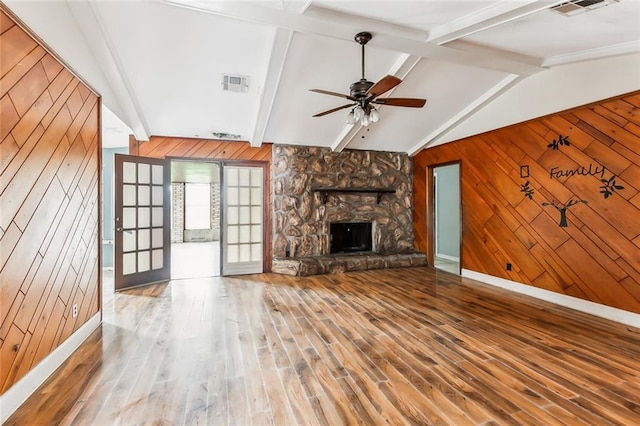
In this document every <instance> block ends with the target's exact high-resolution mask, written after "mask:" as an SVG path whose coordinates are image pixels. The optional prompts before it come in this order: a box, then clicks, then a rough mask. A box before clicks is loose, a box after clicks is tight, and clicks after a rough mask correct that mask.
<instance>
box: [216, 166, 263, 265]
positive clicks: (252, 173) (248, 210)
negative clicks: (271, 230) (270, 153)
mask: <svg viewBox="0 0 640 426" xmlns="http://www.w3.org/2000/svg"><path fill="white" fill-rule="evenodd" d="M222 188H223V192H222V193H223V197H222V200H223V210H222V229H223V232H222V274H223V275H240V274H254V273H261V272H262V271H263V252H264V247H263V246H264V241H263V229H264V206H263V195H264V194H263V192H264V170H263V168H262V167H253V166H234V165H226V164H225V165H224V166H223V179H222Z"/></svg>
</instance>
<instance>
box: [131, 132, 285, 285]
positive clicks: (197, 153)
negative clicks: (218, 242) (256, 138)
mask: <svg viewBox="0 0 640 426" xmlns="http://www.w3.org/2000/svg"><path fill="white" fill-rule="evenodd" d="M129 152H130V153H131V154H132V155H139V156H142V157H153V158H191V159H193V160H194V161H198V160H216V161H221V162H223V161H229V162H242V161H256V162H260V163H264V164H266V165H267V169H266V170H265V178H266V183H265V188H264V194H265V201H264V208H265V211H266V220H265V226H264V231H263V232H264V245H265V263H264V271H265V272H269V271H271V258H272V254H271V253H272V240H273V237H272V231H271V229H272V224H271V223H272V212H273V205H272V201H271V144H262V146H260V147H259V148H256V147H251V145H250V144H249V143H248V142H239V141H218V140H211V139H196V138H174V137H161V136H152V137H151V138H149V141H136V140H135V139H134V138H133V137H130V139H129Z"/></svg>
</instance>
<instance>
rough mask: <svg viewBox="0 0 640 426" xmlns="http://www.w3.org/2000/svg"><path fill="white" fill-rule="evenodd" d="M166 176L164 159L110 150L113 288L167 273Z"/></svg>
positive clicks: (148, 281) (157, 279)
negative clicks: (112, 170) (112, 160)
mask: <svg viewBox="0 0 640 426" xmlns="http://www.w3.org/2000/svg"><path fill="white" fill-rule="evenodd" d="M170 176H171V175H170V170H169V165H168V163H167V162H165V160H162V159H156V158H146V157H137V156H133V155H123V154H116V155H115V191H114V193H115V203H114V204H115V212H114V220H115V231H116V232H115V251H114V257H115V271H114V284H115V289H116V290H123V289H126V288H130V287H137V286H140V285H145V284H151V283H154V282H160V281H167V280H169V278H170V277H171V243H170V231H171V227H170V217H171V216H170V215H171V211H170V202H169V180H170Z"/></svg>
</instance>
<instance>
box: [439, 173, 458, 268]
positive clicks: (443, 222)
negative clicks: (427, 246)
mask: <svg viewBox="0 0 640 426" xmlns="http://www.w3.org/2000/svg"><path fill="white" fill-rule="evenodd" d="M433 192H434V194H433V200H434V215H433V217H434V227H433V229H434V232H433V236H434V248H435V250H434V259H433V265H434V266H435V267H436V268H438V269H442V270H445V271H447V272H451V273H454V274H458V275H459V274H460V223H461V220H460V219H461V217H460V164H459V163H456V164H448V165H444V166H438V167H434V169H433Z"/></svg>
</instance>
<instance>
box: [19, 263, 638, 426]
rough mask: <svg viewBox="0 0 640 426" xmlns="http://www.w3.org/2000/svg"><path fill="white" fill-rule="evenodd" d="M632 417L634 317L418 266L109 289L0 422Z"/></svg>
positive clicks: (622, 421) (578, 420)
mask: <svg viewBox="0 0 640 426" xmlns="http://www.w3.org/2000/svg"><path fill="white" fill-rule="evenodd" d="M638 423H640V329H635V328H631V327H626V326H623V325H620V324H616V323H612V322H609V321H606V320H602V319H598V318H595V317H591V316H588V315H585V314H581V313H578V312H575V311H571V310H568V309H564V308H560V307H556V306H555V305H551V304H548V303H544V302H540V301H537V300H535V299H531V298H528V297H526V296H521V295H517V294H513V293H510V292H508V291H506V290H501V289H495V288H492V287H488V286H485V285H483V284H480V283H477V282H474V281H472V280H467V279H464V278H460V277H458V276H455V275H452V274H448V273H446V272H441V271H437V270H434V269H431V268H422V267H420V268H405V269H392V270H384V271H368V272H355V273H347V274H341V275H323V276H315V277H308V278H297V277H289V276H282V275H275V274H262V275H251V276H244V277H237V278H206V279H193V280H180V281H174V282H171V283H168V284H162V285H155V286H151V287H147V288H144V289H136V290H130V291H128V292H126V293H120V294H117V295H116V296H115V297H114V299H113V301H112V303H111V304H110V306H109V307H108V309H106V310H105V313H104V324H103V325H102V327H101V328H100V329H99V330H97V331H96V332H95V333H93V334H92V335H91V336H90V338H89V339H88V340H87V341H86V342H85V343H84V344H83V345H82V346H81V347H80V348H79V349H78V351H77V352H76V353H75V354H74V355H73V356H72V357H71V358H70V359H69V360H68V361H67V362H66V363H65V364H64V365H63V366H62V367H61V368H60V369H59V371H57V372H56V373H55V374H54V375H53V376H52V377H51V378H50V379H49V380H48V381H47V382H46V383H45V384H44V385H43V386H42V387H41V388H40V389H39V390H38V391H37V392H36V393H35V394H34V395H33V396H32V397H31V398H30V399H29V400H28V401H27V402H26V403H25V404H24V405H23V406H22V407H21V408H20V409H19V410H18V411H17V412H16V413H15V414H14V415H13V416H12V417H11V418H10V419H9V420H8V422H7V424H8V425H27V424H78V425H89V424H91V425H110V424H123V425H133V424H167V425H168V424H189V425H206V424H210V425H225V424H228V425H341V424H367V425H374V424H399V425H405V424H412V425H413V424H415V425H429V424H452V425H489V424H491V425H494V424H495V425H502V424H505V425H521V424H531V425H554V424H568V425H575V424H585V425H631V424H638Z"/></svg>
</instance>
